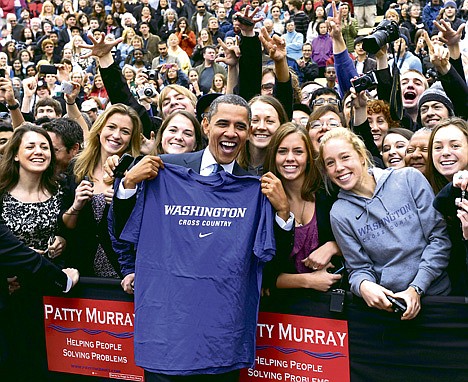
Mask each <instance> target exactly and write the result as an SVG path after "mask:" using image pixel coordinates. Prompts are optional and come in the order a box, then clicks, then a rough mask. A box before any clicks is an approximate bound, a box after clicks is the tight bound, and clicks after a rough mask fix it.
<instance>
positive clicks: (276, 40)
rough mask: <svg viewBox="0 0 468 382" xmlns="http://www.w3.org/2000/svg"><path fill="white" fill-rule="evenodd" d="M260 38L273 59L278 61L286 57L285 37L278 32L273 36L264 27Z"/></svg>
mask: <svg viewBox="0 0 468 382" xmlns="http://www.w3.org/2000/svg"><path fill="white" fill-rule="evenodd" d="M259 38H260V41H261V42H262V44H263V46H264V47H265V49H266V50H267V51H268V54H269V55H270V58H271V59H272V60H273V61H275V62H278V61H281V60H283V59H285V58H286V42H285V41H284V38H283V37H281V36H278V35H277V34H275V35H273V37H271V36H270V35H269V34H268V31H267V30H266V28H265V27H262V29H260V36H259Z"/></svg>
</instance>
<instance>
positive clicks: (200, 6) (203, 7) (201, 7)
mask: <svg viewBox="0 0 468 382" xmlns="http://www.w3.org/2000/svg"><path fill="white" fill-rule="evenodd" d="M197 8H198V9H205V8H206V7H205V6H204V5H199V6H198V7H197Z"/></svg>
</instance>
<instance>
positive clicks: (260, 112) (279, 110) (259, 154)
mask: <svg viewBox="0 0 468 382" xmlns="http://www.w3.org/2000/svg"><path fill="white" fill-rule="evenodd" d="M249 105H250V109H251V111H252V120H251V122H250V135H249V139H248V141H247V144H246V145H245V147H244V148H243V149H242V150H241V152H240V154H239V158H238V162H239V164H240V165H241V166H242V167H243V168H245V169H246V170H248V171H249V172H250V173H252V174H254V175H262V174H263V162H264V161H265V156H266V154H267V146H268V144H269V143H270V140H271V137H272V135H273V134H274V132H275V131H276V129H278V127H279V126H280V125H281V124H283V123H285V122H287V121H288V116H287V115H286V112H285V110H284V108H283V106H282V105H281V103H280V102H279V101H278V100H277V99H276V98H274V97H271V96H268V95H261V96H257V97H254V98H252V99H251V100H250V102H249Z"/></svg>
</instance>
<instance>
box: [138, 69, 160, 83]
mask: <svg viewBox="0 0 468 382" xmlns="http://www.w3.org/2000/svg"><path fill="white" fill-rule="evenodd" d="M142 73H145V74H146V75H147V76H148V79H149V80H152V81H156V80H157V79H158V71H157V70H155V69H151V70H148V69H143V70H142Z"/></svg>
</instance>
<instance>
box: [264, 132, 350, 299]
mask: <svg viewBox="0 0 468 382" xmlns="http://www.w3.org/2000/svg"><path fill="white" fill-rule="evenodd" d="M312 153H313V151H312V143H311V141H310V138H309V136H308V134H307V131H305V130H304V128H303V127H300V126H297V125H295V124H294V123H285V124H283V125H281V126H280V127H279V128H278V130H276V132H275V133H274V134H273V137H272V138H271V141H270V144H269V146H268V150H267V156H266V159H265V170H266V171H267V173H266V174H265V175H264V176H263V177H262V179H264V178H268V179H273V180H275V182H273V183H274V184H276V187H277V190H275V191H276V194H277V195H278V196H279V197H280V199H279V200H277V201H275V200H273V199H270V201H271V202H272V205H273V207H274V208H279V205H281V204H287V205H289V207H290V210H291V211H292V212H293V213H294V216H295V225H296V228H295V237H294V248H293V251H292V253H291V254H290V256H289V257H288V258H276V259H274V261H273V262H272V263H271V264H269V265H267V267H268V268H267V270H266V273H267V275H269V276H270V277H271V278H272V279H273V280H271V281H270V280H268V281H270V283H271V286H276V288H280V289H289V288H305V289H315V290H319V291H322V292H326V291H327V290H328V289H329V288H330V287H331V286H332V285H333V284H334V283H336V282H338V281H339V280H340V279H341V276H340V275H339V274H332V272H328V270H329V269H330V268H332V267H333V266H332V264H331V262H330V261H331V258H332V256H333V255H341V252H340V250H339V248H338V246H337V245H336V242H335V239H334V237H333V234H332V232H331V227H330V219H329V213H330V208H331V205H332V203H333V200H334V199H332V198H331V197H329V196H328V195H327V194H326V193H325V191H324V190H323V189H322V188H321V179H320V174H319V172H318V170H317V168H316V167H315V164H314V161H313V159H312V158H313V154H312ZM277 180H279V182H277Z"/></svg>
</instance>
